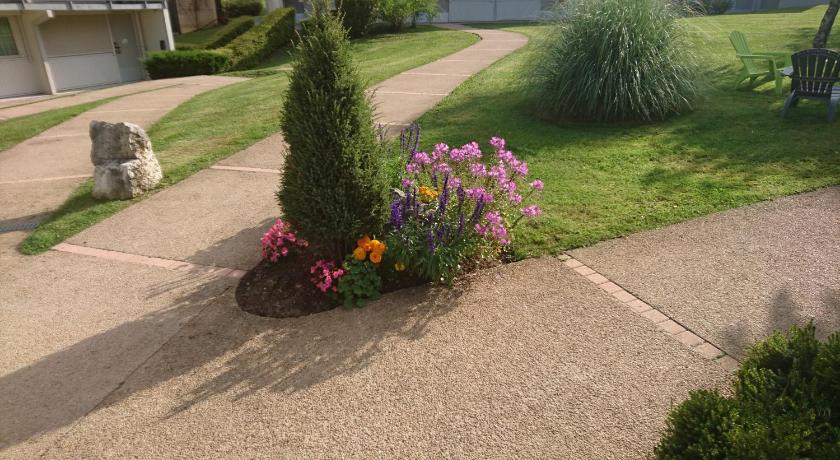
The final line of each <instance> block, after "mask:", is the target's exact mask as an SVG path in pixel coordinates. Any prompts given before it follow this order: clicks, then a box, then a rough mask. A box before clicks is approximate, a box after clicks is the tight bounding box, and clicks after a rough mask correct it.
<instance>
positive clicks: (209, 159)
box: [20, 27, 477, 254]
mask: <svg viewBox="0 0 840 460" xmlns="http://www.w3.org/2000/svg"><path fill="white" fill-rule="evenodd" d="M476 40H477V38H476V37H475V36H474V35H471V34H466V33H463V32H457V31H449V30H441V29H436V28H431V27H423V28H420V29H419V30H417V31H412V32H411V33H407V34H403V35H400V36H392V35H382V36H376V37H373V38H368V39H365V40H362V41H358V42H353V44H352V47H351V48H352V53H353V57H354V59H355V62H356V64H357V65H358V66H359V69H360V71H361V73H362V76H363V77H364V78H366V79H367V80H368V81H369V82H371V84H373V83H377V82H379V81H382V80H384V79H386V78H388V77H390V76H392V75H395V74H397V73H400V72H402V71H405V70H408V69H411V68H414V67H417V66H419V65H422V64H425V63H427V62H430V61H433V60H435V59H438V58H440V57H443V56H446V55H449V54H451V53H453V52H455V51H457V50H460V49H462V48H465V47H467V46H469V45H471V44H473V43H475V41H476ZM287 85H288V75H287V74H286V73H285V72H279V73H278V72H276V71H275V72H273V73H271V74H269V75H267V76H262V77H258V78H254V79H252V80H248V81H244V82H241V83H236V84H233V85H230V86H227V87H224V88H220V89H216V90H213V91H210V92H207V93H204V94H201V95H199V96H196V97H194V98H193V99H191V100H189V101H188V102H186V103H184V104H182V105H180V106H179V107H177V108H176V109H175V110H173V111H172V112H170V113H169V114H167V115H166V116H164V117H163V118H162V119H161V120H159V121H158V122H157V123H155V124H154V126H152V128H151V129H150V130H149V136H150V137H151V139H152V145H153V146H154V149H155V152H156V154H157V156H158V159H159V161H160V163H161V167H162V169H163V172H164V180H163V181H162V183H161V186H160V187H158V189H156V190H158V191H159V190H161V189H163V188H165V187H167V186H169V185H172V184H175V183H177V182H179V181H181V180H183V179H184V178H186V177H189V176H190V175H192V174H193V173H195V172H197V171H200V170H202V169H204V168H207V167H208V166H210V165H211V164H213V163H215V162H216V161H219V160H221V159H223V158H225V157H227V156H229V155H231V154H233V153H235V152H238V151H240V150H242V149H244V148H246V147H248V146H249V145H251V144H253V143H254V142H256V141H258V140H260V139H263V138H265V137H267V136H269V135H271V134H273V133H275V132H276V131H277V130H278V127H279V124H280V108H281V106H282V103H283V95H284V93H285V89H286V86H287ZM91 189H92V183H91V181H88V182H86V183H84V184H83V185H82V186H81V187H80V188H79V189H78V190H77V191H76V192H75V193H74V194H73V196H71V197H70V199H69V200H68V201H67V202H66V203H64V204H63V205H62V206H61V207H60V208H59V209H58V210H56V212H54V213H53V214H52V215H51V216H50V217H49V218H48V219H47V220H46V221H44V222H43V223H42V224H41V225H40V226H39V227H38V228H37V229H36V230H35V231H34V232H32V233H31V234H30V235H29V236H28V237H27V238H26V240H25V241H24V242H23V243H22V244H21V247H20V250H21V252H23V253H25V254H37V253H40V252H43V251H46V250H47V249H49V248H50V247H52V246H54V245H55V244H57V243H60V242H61V241H64V240H65V239H67V238H69V237H70V236H72V235H74V234H76V233H78V232H80V231H82V230H84V229H85V228H87V227H89V226H91V225H93V224H95V223H97V222H99V221H101V220H103V219H105V218H107V217H108V216H111V215H113V214H114V213H116V212H118V211H120V210H122V209H125V208H126V207H128V206H130V205H131V204H133V203H135V202H137V201H139V200H141V199H143V198H145V197H148V196H149V195H150V194H147V195H145V196H143V197H138V198H136V199H134V200H126V201H112V202H101V201H96V200H94V199H93V198H91V196H90V191H91Z"/></svg>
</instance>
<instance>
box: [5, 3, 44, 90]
mask: <svg viewBox="0 0 840 460" xmlns="http://www.w3.org/2000/svg"><path fill="white" fill-rule="evenodd" d="M2 17H6V18H8V19H9V22H10V24H11V26H12V33H13V34H14V38H15V45H16V47H17V51H18V54H17V55H16V56H2V57H0V97H4V96H5V97H11V96H25V95H29V94H37V93H40V92H41V91H42V90H43V89H42V88H43V87H42V84H41V79H40V78H39V75H38V63H39V62H40V54H39V53H38V54H36V53H33V46H32V45H34V44H35V43H34V41H31V40H29V39H28V38H27V33H26V23H25V22H24V21H21V15H3V16H2Z"/></svg>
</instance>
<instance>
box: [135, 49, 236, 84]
mask: <svg viewBox="0 0 840 460" xmlns="http://www.w3.org/2000/svg"><path fill="white" fill-rule="evenodd" d="M143 64H144V65H145V66H146V71H147V72H149V77H151V78H152V79H158V78H174V77H187V76H190V75H210V74H214V73H219V72H222V71H224V70H225V69H226V68H227V67H228V65H229V64H230V55H229V53H227V52H224V51H220V50H176V51H158V52H155V53H151V54H150V55H149V57H147V58H146V59H144V60H143Z"/></svg>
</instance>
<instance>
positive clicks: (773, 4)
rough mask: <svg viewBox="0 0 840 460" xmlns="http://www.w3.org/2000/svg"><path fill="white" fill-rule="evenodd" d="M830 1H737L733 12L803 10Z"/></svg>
mask: <svg viewBox="0 0 840 460" xmlns="http://www.w3.org/2000/svg"><path fill="white" fill-rule="evenodd" d="M826 3H828V0H735V6H734V7H733V8H732V11H737V12H744V11H766V10H775V9H780V8H803V7H809V6H816V5H824V4H826Z"/></svg>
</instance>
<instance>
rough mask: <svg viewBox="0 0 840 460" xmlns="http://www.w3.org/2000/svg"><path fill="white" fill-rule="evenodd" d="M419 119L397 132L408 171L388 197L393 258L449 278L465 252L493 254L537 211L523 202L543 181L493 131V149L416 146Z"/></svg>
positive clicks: (432, 277) (411, 267)
mask: <svg viewBox="0 0 840 460" xmlns="http://www.w3.org/2000/svg"><path fill="white" fill-rule="evenodd" d="M419 144H420V142H419V127H417V126H416V125H413V126H412V127H411V128H409V131H408V132H404V133H403V135H402V136H401V148H402V150H403V152H402V153H403V155H405V172H404V174H403V175H402V177H401V181H400V185H401V188H400V189H399V190H395V193H394V198H393V200H392V202H391V216H390V229H391V231H390V233H389V234H388V237H387V241H388V246H389V247H390V248H392V252H393V254H392V258H393V259H394V260H396V262H397V263H398V264H400V265H402V266H404V267H408V269H409V270H410V271H412V272H414V273H415V274H417V275H418V276H421V277H424V278H426V279H429V280H433V281H444V282H447V283H449V282H451V281H452V280H453V279H454V277H455V275H457V272H458V269H459V264H460V263H461V262H462V261H463V260H464V259H471V258H480V257H486V256H489V255H492V254H498V253H499V251H500V250H501V249H502V248H503V247H505V246H508V245H510V244H511V240H512V236H511V230H512V229H513V228H514V227H516V225H518V224H519V222H520V221H521V220H522V219H523V218H534V217H537V216H539V215H540V214H541V213H542V211H541V210H540V208H539V207H537V206H536V205H526V203H528V202H529V201H530V200H531V199H532V198H533V197H534V194H535V193H538V192H539V191H541V190H542V189H543V188H544V184H543V182H542V181H541V180H539V179H536V180H529V179H528V164H527V163H526V162H524V161H522V160H520V159H519V158H517V157H516V155H514V154H513V152H511V151H510V150H508V149H507V144H506V142H505V140H504V139H502V138H499V137H493V138H492V139H490V145H491V146H492V148H493V151H494V154H493V155H492V156H489V155H485V154H484V153H483V152H482V151H481V148H480V146H479V145H478V143H476V142H471V143H469V144H466V145H463V146H461V147H459V148H450V147H449V146H448V145H446V144H442V143H440V144H436V145H435V146H434V149H433V150H432V151H431V152H423V151H420V150H419Z"/></svg>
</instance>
